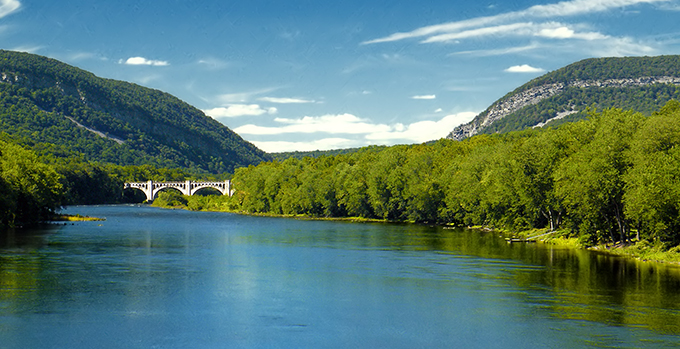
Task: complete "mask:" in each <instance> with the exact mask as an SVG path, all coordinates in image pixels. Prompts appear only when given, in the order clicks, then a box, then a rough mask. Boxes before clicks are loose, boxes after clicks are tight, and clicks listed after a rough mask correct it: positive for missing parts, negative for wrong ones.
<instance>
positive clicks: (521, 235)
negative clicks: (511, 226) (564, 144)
mask: <svg viewBox="0 0 680 349" xmlns="http://www.w3.org/2000/svg"><path fill="white" fill-rule="evenodd" d="M159 202H160V201H159ZM175 204H177V203H176V202H175ZM152 206H154V207H159V208H166V209H184V210H192V211H206V212H229V213H235V214H242V215H249V216H257V217H276V218H292V219H301V220H327V221H342V222H356V223H394V224H425V225H432V224H427V223H415V222H409V221H390V220H385V219H372V218H362V217H313V216H308V215H279V214H272V213H266V214H263V213H248V212H242V211H237V210H229V209H227V208H226V206H222V207H220V208H219V209H218V208H214V207H213V208H206V206H207V207H210V206H209V205H206V206H203V207H201V208H200V209H198V210H196V209H193V208H192V207H191V205H187V204H186V203H185V204H180V205H167V204H166V205H158V204H156V202H154V204H152ZM439 225H440V226H442V227H444V228H454V227H453V226H451V225H446V224H439ZM467 228H469V229H481V230H491V231H495V232H498V233H502V234H503V235H504V236H505V237H506V239H507V240H508V242H513V241H516V242H518V243H522V242H541V243H546V244H550V245H554V246H558V247H561V248H570V249H586V250H592V251H598V252H602V253H608V254H612V255H618V256H623V257H629V258H633V259H637V260H640V261H653V262H658V263H668V264H677V265H680V246H679V247H673V248H670V249H669V248H668V247H667V246H664V245H663V244H661V243H657V244H650V243H649V242H647V241H633V242H631V243H628V244H600V245H596V246H588V245H586V244H585V243H584V242H583V241H582V240H581V239H579V238H576V237H571V236H570V232H569V231H568V230H556V231H552V232H551V231H550V229H548V228H543V229H530V230H525V231H521V232H511V231H508V230H504V229H496V228H488V227H482V226H475V227H467Z"/></svg>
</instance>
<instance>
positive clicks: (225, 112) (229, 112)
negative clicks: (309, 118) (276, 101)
mask: <svg viewBox="0 0 680 349" xmlns="http://www.w3.org/2000/svg"><path fill="white" fill-rule="evenodd" d="M203 112H204V113H205V114H206V115H209V116H212V117H213V118H234V117H238V116H258V115H262V114H270V115H271V114H276V112H277V109H276V108H268V109H264V108H261V107H260V106H259V105H258V104H232V105H229V106H227V107H219V108H213V109H207V110H204V111H203Z"/></svg>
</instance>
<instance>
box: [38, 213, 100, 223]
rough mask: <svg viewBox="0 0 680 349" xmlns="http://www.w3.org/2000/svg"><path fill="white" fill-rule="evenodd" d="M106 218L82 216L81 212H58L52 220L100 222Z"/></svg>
mask: <svg viewBox="0 0 680 349" xmlns="http://www.w3.org/2000/svg"><path fill="white" fill-rule="evenodd" d="M105 220H106V219H104V218H98V217H88V216H81V215H79V214H77V215H68V214H58V215H54V216H52V218H51V219H50V221H51V222H98V221H105Z"/></svg>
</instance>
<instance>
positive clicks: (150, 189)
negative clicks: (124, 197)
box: [123, 180, 232, 201]
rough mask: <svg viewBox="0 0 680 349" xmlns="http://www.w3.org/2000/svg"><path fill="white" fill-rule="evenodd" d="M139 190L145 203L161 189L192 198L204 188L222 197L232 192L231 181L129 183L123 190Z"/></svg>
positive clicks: (152, 198) (151, 199)
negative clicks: (177, 192)
mask: <svg viewBox="0 0 680 349" xmlns="http://www.w3.org/2000/svg"><path fill="white" fill-rule="evenodd" d="M130 188H133V189H139V190H141V191H142V192H144V194H145V195H146V200H147V201H153V200H154V198H155V197H156V194H158V192H159V191H161V190H163V189H168V188H172V189H177V190H179V192H180V193H182V194H184V195H187V196H192V195H194V194H195V193H196V192H197V191H199V190H201V189H204V188H214V189H217V190H218V191H219V192H220V193H222V195H229V196H231V195H232V190H231V181H228V180H226V181H224V182H193V181H184V182H154V181H147V182H129V183H125V185H124V188H123V189H130Z"/></svg>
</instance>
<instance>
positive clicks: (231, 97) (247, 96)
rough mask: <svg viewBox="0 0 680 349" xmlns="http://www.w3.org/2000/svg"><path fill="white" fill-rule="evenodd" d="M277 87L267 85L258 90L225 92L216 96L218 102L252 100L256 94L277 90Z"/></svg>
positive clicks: (244, 101) (245, 101)
mask: <svg viewBox="0 0 680 349" xmlns="http://www.w3.org/2000/svg"><path fill="white" fill-rule="evenodd" d="M278 89H279V88H278V87H268V88H262V89H259V90H252V91H245V92H236V93H225V94H221V95H219V96H217V100H218V102H219V103H227V104H229V103H247V102H250V101H252V100H253V99H254V98H255V97H257V96H258V95H263V94H265V93H270V92H274V91H276V90H278Z"/></svg>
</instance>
